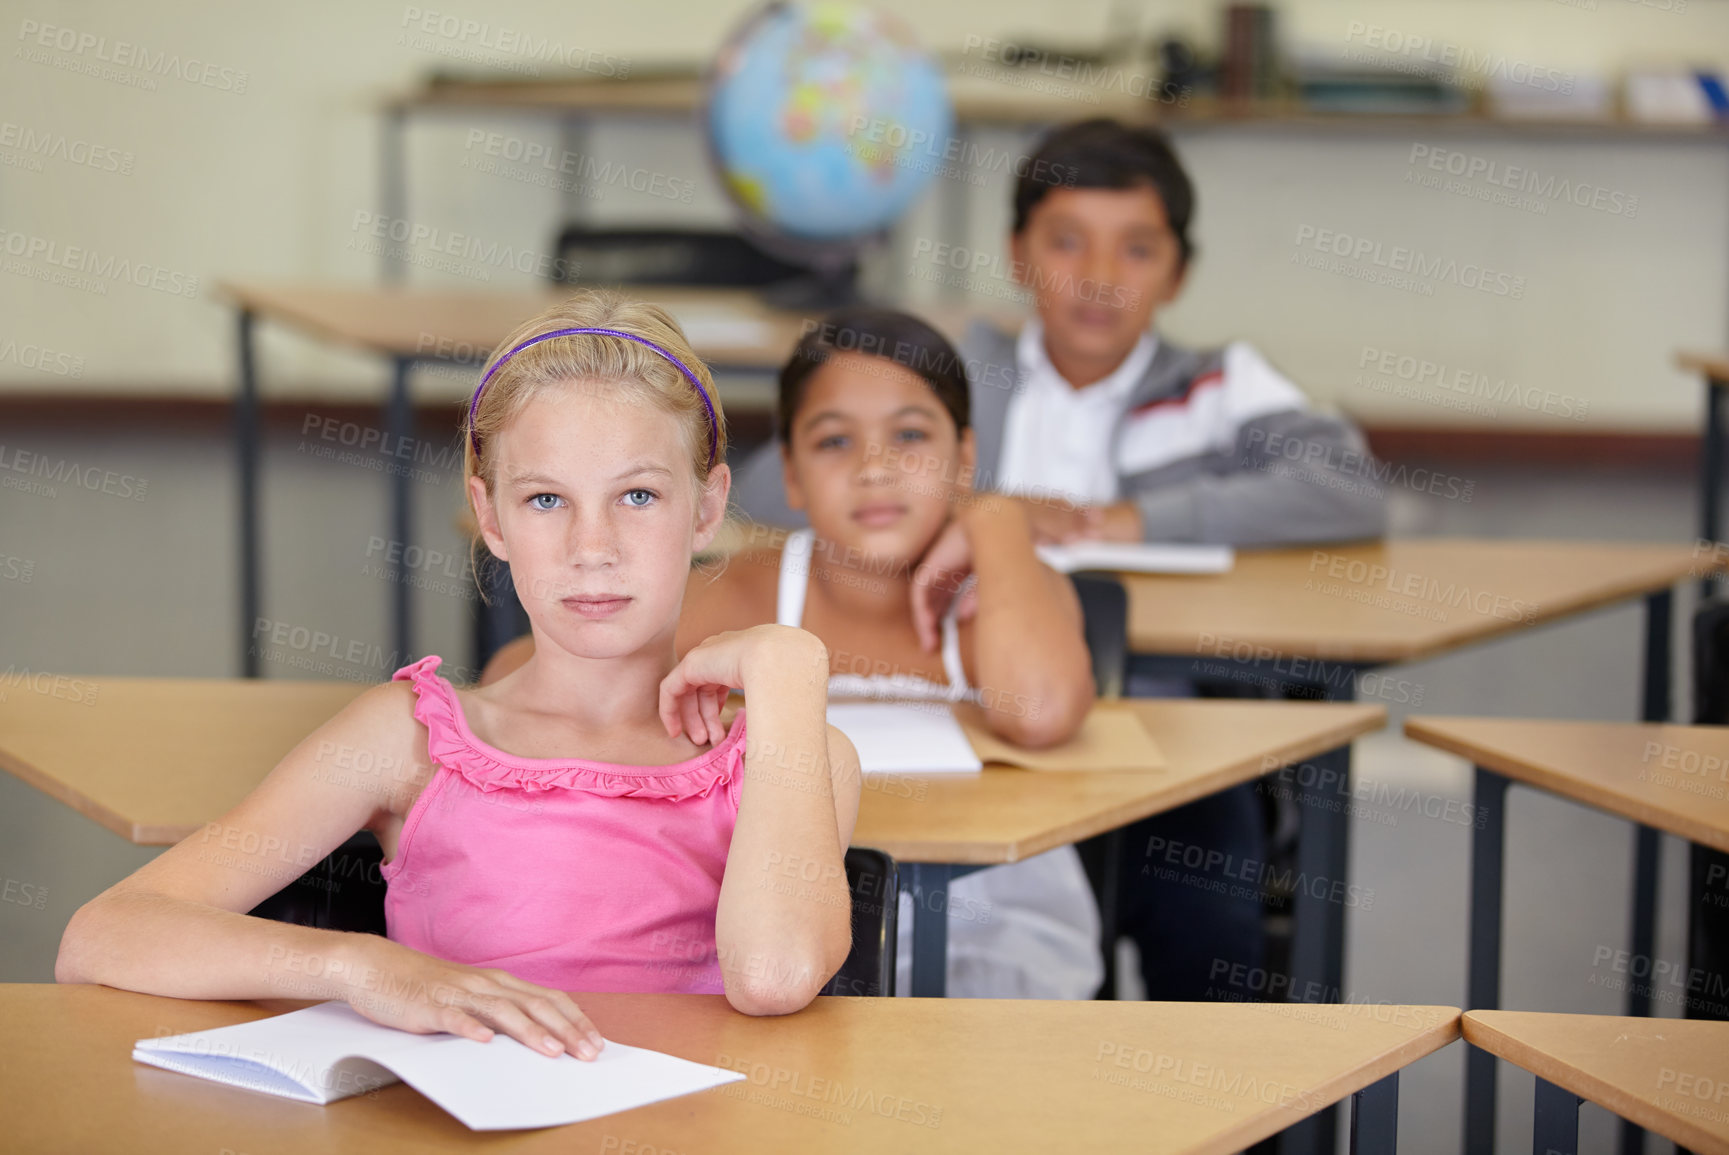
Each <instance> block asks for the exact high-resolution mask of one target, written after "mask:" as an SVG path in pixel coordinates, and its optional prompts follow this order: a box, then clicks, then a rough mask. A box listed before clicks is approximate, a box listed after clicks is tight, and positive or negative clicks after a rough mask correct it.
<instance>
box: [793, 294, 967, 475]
mask: <svg viewBox="0 0 1729 1155" xmlns="http://www.w3.org/2000/svg"><path fill="white" fill-rule="evenodd" d="M836 353H862V354H864V355H865V356H867V357H881V358H882V359H883V360H885V361H892V362H894V363H895V364H896V365H899V366H901V367H903V368H905V369H908V370H910V371H911V372H914V373H917V374H918V375H919V376H920V377H922V378H924V380H925V384H927V385H929V386H930V387H931V392H933V393H935V394H936V395H937V400H938V401H940V402H942V406H943V408H944V409H946V410H948V414H949V416H950V417H952V418H954V421H955V429H956V431H959V430H962V429H965V428H966V427H967V423H968V422H969V421H970V420H971V413H970V406H971V395H970V394H969V392H968V390H967V372H966V365H965V364H964V363H963V362H962V361H961V358H960V354H958V353H956V352H955V349H954V346H953V345H950V344H949V343H948V340H947V338H945V337H944V336H943V335H942V334H941V333H939V332H937V331H936V330H935V329H933V328H931V327H930V326H929V325H927V324H925V323H924V322H923V321H921V320H919V319H918V318H917V317H915V316H913V315H912V314H910V313H901V312H897V311H896V310H894V309H872V308H864V307H860V308H852V309H842V310H840V311H839V312H836V313H830V314H829V315H828V316H827V317H825V318H824V319H823V320H821V321H816V322H812V323H811V325H810V328H808V329H807V330H805V335H804V336H803V337H802V338H800V339H799V343H798V346H797V347H796V348H794V349H793V351H792V356H791V357H789V358H787V363H786V364H785V365H784V366H782V367H781V371H780V397H779V401H778V404H777V405H776V407H775V433H776V434H777V435H778V436H779V437H780V439H781V441H782V443H788V442H790V441H791V440H792V422H793V418H794V417H795V416H796V415H797V414H798V410H799V406H800V405H802V404H803V403H804V393H805V387H806V385H807V384H808V383H809V381H810V378H811V374H813V373H815V372H816V371H817V370H818V369H820V368H822V366H823V365H825V364H827V362H828V359H829V358H830V357H832V356H834V355H835V354H836Z"/></svg>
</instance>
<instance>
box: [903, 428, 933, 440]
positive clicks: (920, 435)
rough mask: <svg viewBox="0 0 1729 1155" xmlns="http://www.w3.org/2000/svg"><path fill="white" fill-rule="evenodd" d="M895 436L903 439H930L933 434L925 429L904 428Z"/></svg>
mask: <svg viewBox="0 0 1729 1155" xmlns="http://www.w3.org/2000/svg"><path fill="white" fill-rule="evenodd" d="M895 436H897V437H899V438H900V439H901V440H902V441H929V440H930V436H931V435H930V434H929V433H926V432H925V431H924V430H923V429H903V430H901V431H900V432H899V433H897V434H896V435H895Z"/></svg>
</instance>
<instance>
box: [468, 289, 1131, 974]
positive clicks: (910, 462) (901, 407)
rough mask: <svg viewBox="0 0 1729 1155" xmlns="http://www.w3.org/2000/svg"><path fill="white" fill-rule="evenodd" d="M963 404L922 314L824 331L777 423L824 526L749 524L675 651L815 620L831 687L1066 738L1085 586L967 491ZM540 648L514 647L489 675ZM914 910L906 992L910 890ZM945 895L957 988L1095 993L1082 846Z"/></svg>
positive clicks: (1076, 693) (1022, 741)
mask: <svg viewBox="0 0 1729 1155" xmlns="http://www.w3.org/2000/svg"><path fill="white" fill-rule="evenodd" d="M969 404H970V391H969V388H968V381H967V376H966V373H965V370H964V369H963V367H962V364H961V359H960V357H959V355H958V354H957V353H956V352H955V351H954V348H953V347H952V346H951V345H950V344H949V343H948V341H946V340H945V339H944V338H943V337H942V336H941V334H939V333H937V332H936V330H934V329H932V328H931V327H930V326H929V325H927V324H925V323H924V322H923V321H921V320H919V319H918V318H916V317H913V316H910V315H908V314H906V313H899V312H894V311H892V310H887V309H871V308H857V309H849V310H845V311H843V312H840V313H837V314H835V315H833V316H831V317H829V318H827V319H826V320H825V321H824V322H823V323H822V324H820V325H817V326H814V327H813V328H812V329H811V330H810V331H809V332H807V333H806V334H805V336H804V338H803V339H802V340H801V341H800V342H799V345H798V347H797V348H796V349H795V350H794V352H793V354H792V356H791V358H790V359H789V360H788V361H787V363H786V365H785V366H784V367H783V368H782V370H781V373H780V391H779V399H778V404H777V406H776V423H775V424H776V435H777V441H778V443H779V445H780V447H781V453H782V455H783V462H784V473H785V482H786V489H787V493H788V494H789V496H790V498H791V500H792V502H793V504H794V505H796V506H797V507H798V508H799V509H801V510H803V511H805V512H807V513H808V514H809V518H810V526H809V527H808V528H805V529H800V530H796V531H794V532H792V533H790V534H787V533H783V532H780V531H773V530H768V529H767V528H766V527H763V526H760V525H758V526H754V527H752V531H751V533H750V537H749V539H748V540H747V541H746V542H745V545H744V548H743V549H741V550H740V551H739V552H736V553H734V554H733V555H732V556H730V557H729V558H727V559H725V560H724V561H723V562H720V563H718V564H715V565H706V564H705V565H701V566H698V567H697V568H696V569H695V570H693V571H692V573H691V577H690V585H689V589H688V590H687V592H686V594H685V608H684V615H683V617H682V618H681V619H680V622H679V631H678V646H679V648H680V649H681V650H683V649H686V648H689V647H692V646H696V645H699V644H701V643H702V641H703V639H705V638H707V637H709V636H711V635H713V634H716V633H720V632H722V631H728V630H741V629H749V628H751V627H753V626H760V625H761V624H763V623H767V622H778V623H779V624H781V625H783V626H796V627H801V628H803V629H808V630H810V631H811V632H813V633H815V634H816V635H817V637H818V638H820V639H821V640H822V641H823V643H824V644H825V645H826V646H827V647H828V652H829V656H830V661H831V665H830V676H829V684H828V689H829V695H830V697H831V698H842V697H849V698H893V699H900V700H908V699H910V700H914V701H921V700H922V701H931V702H943V703H949V702H971V703H975V704H977V705H978V706H979V707H980V709H981V711H982V713H983V717H984V721H985V723H986V725H988V726H989V727H990V729H991V730H992V731H993V732H994V733H996V734H997V735H998V736H999V737H1001V738H1003V739H1004V740H1005V741H1008V742H1012V743H1015V744H1017V745H1022V746H1028V747H1042V746H1051V745H1055V744H1057V743H1060V742H1063V741H1065V740H1066V739H1068V738H1070V737H1072V736H1073V735H1074V733H1075V732H1076V731H1077V730H1078V729H1079V728H1080V726H1081V723H1082V722H1083V721H1084V720H1085V718H1086V716H1087V713H1088V711H1089V710H1090V709H1091V707H1092V704H1093V675H1092V665H1091V659H1090V657H1089V655H1088V653H1087V648H1086V641H1085V638H1084V636H1083V633H1082V628H1081V612H1080V605H1079V601H1078V599H1077V598H1076V595H1075V592H1074V587H1073V586H1072V585H1071V584H1070V582H1069V581H1068V579H1066V578H1064V577H1062V576H1061V575H1059V574H1058V573H1056V572H1055V571H1054V570H1052V569H1051V568H1050V567H1048V566H1046V565H1045V564H1044V563H1043V562H1041V561H1040V560H1039V558H1038V556H1037V555H1036V554H1035V553H1034V550H1033V533H1032V526H1031V522H1030V520H1029V518H1028V517H1027V514H1026V511H1025V509H1024V508H1023V507H1022V506H1021V504H1020V503H1019V502H1017V501H1013V500H1009V499H1007V498H1004V497H1002V496H1000V495H991V496H989V497H988V498H985V499H982V500H981V499H978V498H976V497H975V495H974V494H973V493H972V490H971V487H970V484H969V479H970V477H971V475H972V468H973V433H972V428H971V418H970V414H969ZM963 589H964V590H965V591H966V592H965V593H960V591H961V590H963ZM915 591H917V592H918V593H919V594H920V595H922V596H915ZM957 593H958V594H959V597H958V598H957V597H956V595H957ZM961 601H964V602H965V604H966V606H967V607H968V612H967V613H965V614H964V615H962V614H958V613H957V612H956V604H957V602H961ZM963 619H964V620H963ZM534 644H535V643H534V641H533V640H532V639H528V638H523V639H519V640H517V641H515V642H512V643H511V644H510V645H508V646H506V647H504V648H503V649H501V650H500V651H499V653H498V654H497V655H496V656H495V657H494V658H493V660H492V662H490V663H489V664H488V666H487V668H486V671H485V673H484V674H483V676H482V681H483V683H484V682H486V681H488V680H490V679H493V678H498V677H501V676H503V675H504V674H506V673H507V672H508V671H510V670H512V669H514V668H515V667H516V666H517V665H518V664H519V663H521V662H522V661H525V660H526V659H527V658H528V656H529V655H530V654H532V653H533V647H534ZM902 908H903V913H902V927H903V933H902V936H901V940H900V947H901V949H900V950H898V951H897V960H896V963H897V965H896V971H897V976H896V989H897V990H898V991H899V992H900V993H902V994H906V993H910V978H911V954H910V949H909V948H910V933H909V932H910V925H911V918H910V915H911V898H910V896H903V899H902ZM947 910H948V923H949V930H948V934H949V939H948V941H949V953H948V959H947V964H946V967H945V971H946V981H947V990H948V992H949V994H951V995H954V996H957V997H976V998H1067V999H1086V998H1091V997H1092V996H1093V994H1094V992H1095V991H1096V990H1097V989H1098V986H1099V983H1100V980H1101V979H1102V978H1103V975H1104V966H1103V961H1102V959H1101V956H1100V954H1099V946H1098V940H1099V923H1098V911H1097V906H1096V904H1095V902H1094V900H1093V894H1092V890H1091V887H1090V885H1089V883H1088V882H1087V876H1086V871H1085V869H1084V868H1083V867H1082V865H1081V861H1080V857H1079V855H1078V854H1077V853H1076V851H1075V849H1074V847H1072V846H1063V847H1059V848H1057V849H1055V850H1051V851H1048V852H1046V853H1044V854H1040V855H1035V856H1034V857H1032V858H1030V859H1027V860H1026V861H1023V862H1017V863H1012V864H1009V865H1004V866H995V867H991V868H988V869H986V870H981V871H978V872H975V873H973V874H968V875H965V876H963V877H961V878H958V879H956V880H955V881H954V883H953V885H952V887H951V888H950V894H949V897H948V901H947Z"/></svg>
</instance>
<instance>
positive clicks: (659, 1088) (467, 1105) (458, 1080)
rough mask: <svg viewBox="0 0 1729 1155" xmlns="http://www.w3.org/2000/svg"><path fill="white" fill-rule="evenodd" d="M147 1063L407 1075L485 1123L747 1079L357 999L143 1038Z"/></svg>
mask: <svg viewBox="0 0 1729 1155" xmlns="http://www.w3.org/2000/svg"><path fill="white" fill-rule="evenodd" d="M132 1057H133V1058H134V1059H136V1060H138V1061H139V1062H141V1063H150V1064H152V1065H153V1066H157V1067H165V1068H167V1069H168V1070H170V1071H179V1072H181V1073H183V1074H187V1075H197V1076H198V1077H200V1078H203V1079H212V1080H214V1081H216V1082H218V1083H227V1084H229V1085H231V1086H235V1087H244V1088H246V1089H248V1090H252V1091H264V1092H266V1093H267V1094H271V1095H281V1096H282V1097H284V1098H287V1099H299V1100H301V1101H302V1102H305V1103H320V1104H323V1103H332V1102H335V1101H336V1100H338V1099H346V1098H348V1097H349V1096H350V1095H359V1094H363V1093H364V1092H367V1091H371V1090H374V1089H376V1088H378V1087H382V1086H386V1085H388V1084H390V1083H395V1082H397V1081H398V1080H400V1081H402V1082H404V1083H407V1084H408V1085H409V1086H411V1087H413V1088H414V1089H415V1090H417V1091H419V1092H420V1093H421V1094H423V1095H425V1096H426V1097H427V1098H428V1099H431V1100H432V1101H433V1102H434V1103H437V1104H438V1105H439V1106H440V1107H443V1108H444V1109H445V1110H446V1111H449V1112H450V1113H451V1114H452V1115H454V1116H456V1117H457V1118H458V1119H460V1120H461V1121H462V1122H463V1123H465V1124H467V1125H468V1126H469V1127H470V1128H472V1129H473V1130H476V1131H500V1130H505V1129H509V1128H516V1127H557V1126H561V1125H563V1124H565V1123H581V1122H583V1121H584V1120H586V1119H597V1118H599V1117H600V1116H602V1115H610V1114H612V1113H613V1112H615V1111H628V1110H630V1109H631V1108H632V1107H641V1106H643V1105H644V1104H647V1103H658V1102H659V1101H660V1100H662V1099H672V1098H676V1097H677V1096H679V1095H688V1094H690V1093H691V1092H693V1091H704V1090H707V1089H708V1088H710V1087H718V1086H720V1085H722V1084H723V1083H732V1082H736V1081H737V1080H739V1079H742V1078H744V1076H743V1075H742V1074H739V1073H737V1072H735V1071H728V1070H723V1069H722V1068H720V1067H709V1066H704V1065H703V1064H701V1063H692V1062H689V1061H688V1060H685V1059H679V1058H675V1057H673V1056H672V1055H663V1054H661V1053H660V1052H659V1051H648V1050H644V1049H642V1048H641V1047H627V1046H625V1045H624V1044H623V1043H615V1042H612V1041H611V1040H608V1041H607V1044H606V1046H605V1047H603V1048H602V1049H601V1052H600V1057H599V1058H598V1059H595V1060H594V1061H593V1062H584V1061H583V1060H581V1059H578V1058H575V1057H574V1056H571V1055H559V1056H557V1057H556V1058H554V1057H550V1056H547V1055H540V1054H536V1053H535V1052H533V1051H531V1050H529V1049H528V1048H527V1047H525V1046H523V1045H522V1044H521V1043H519V1042H517V1041H516V1040H515V1039H512V1038H510V1037H509V1036H506V1035H502V1034H500V1035H494V1036H493V1038H492V1041H491V1042H487V1043H477V1042H475V1041H474V1040H473V1039H464V1038H460V1037H458V1036H456V1035H445V1034H438V1035H413V1034H409V1033H408V1032H407V1031H399V1030H396V1029H395V1028H393V1027H385V1026H380V1025H379V1024H377V1023H375V1022H372V1021H371V1020H370V1019H367V1018H365V1017H364V1016H362V1015H361V1014H359V1013H358V1012H357V1011H355V1010H354V1009H353V1008H352V1007H350V1006H349V1005H348V1004H347V1003H320V1004H319V1005H318V1006H315V1007H307V1008H306V1009H305V1010H301V1011H291V1012H289V1013H288V1014H285V1015H276V1016H274V1017H272V1018H268V1019H259V1020H258V1021H256V1022H251V1023H240V1024H237V1025H235V1026H232V1027H218V1028H216V1029H215V1030H210V1031H194V1032H192V1033H191V1034H187V1035H169V1036H167V1037H164V1038H157V1039H139V1040H138V1041H137V1042H136V1043H134V1044H133V1047H132Z"/></svg>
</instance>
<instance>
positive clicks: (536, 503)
mask: <svg viewBox="0 0 1729 1155" xmlns="http://www.w3.org/2000/svg"><path fill="white" fill-rule="evenodd" d="M542 499H546V500H548V501H551V502H553V503H554V504H551V505H547V504H543V500H542ZM563 500H564V499H563V498H561V497H559V496H558V494H556V493H537V494H535V495H534V496H533V497H531V498H529V499H528V507H529V508H530V509H557V508H558V506H557V504H556V503H557V502H560V501H563Z"/></svg>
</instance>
